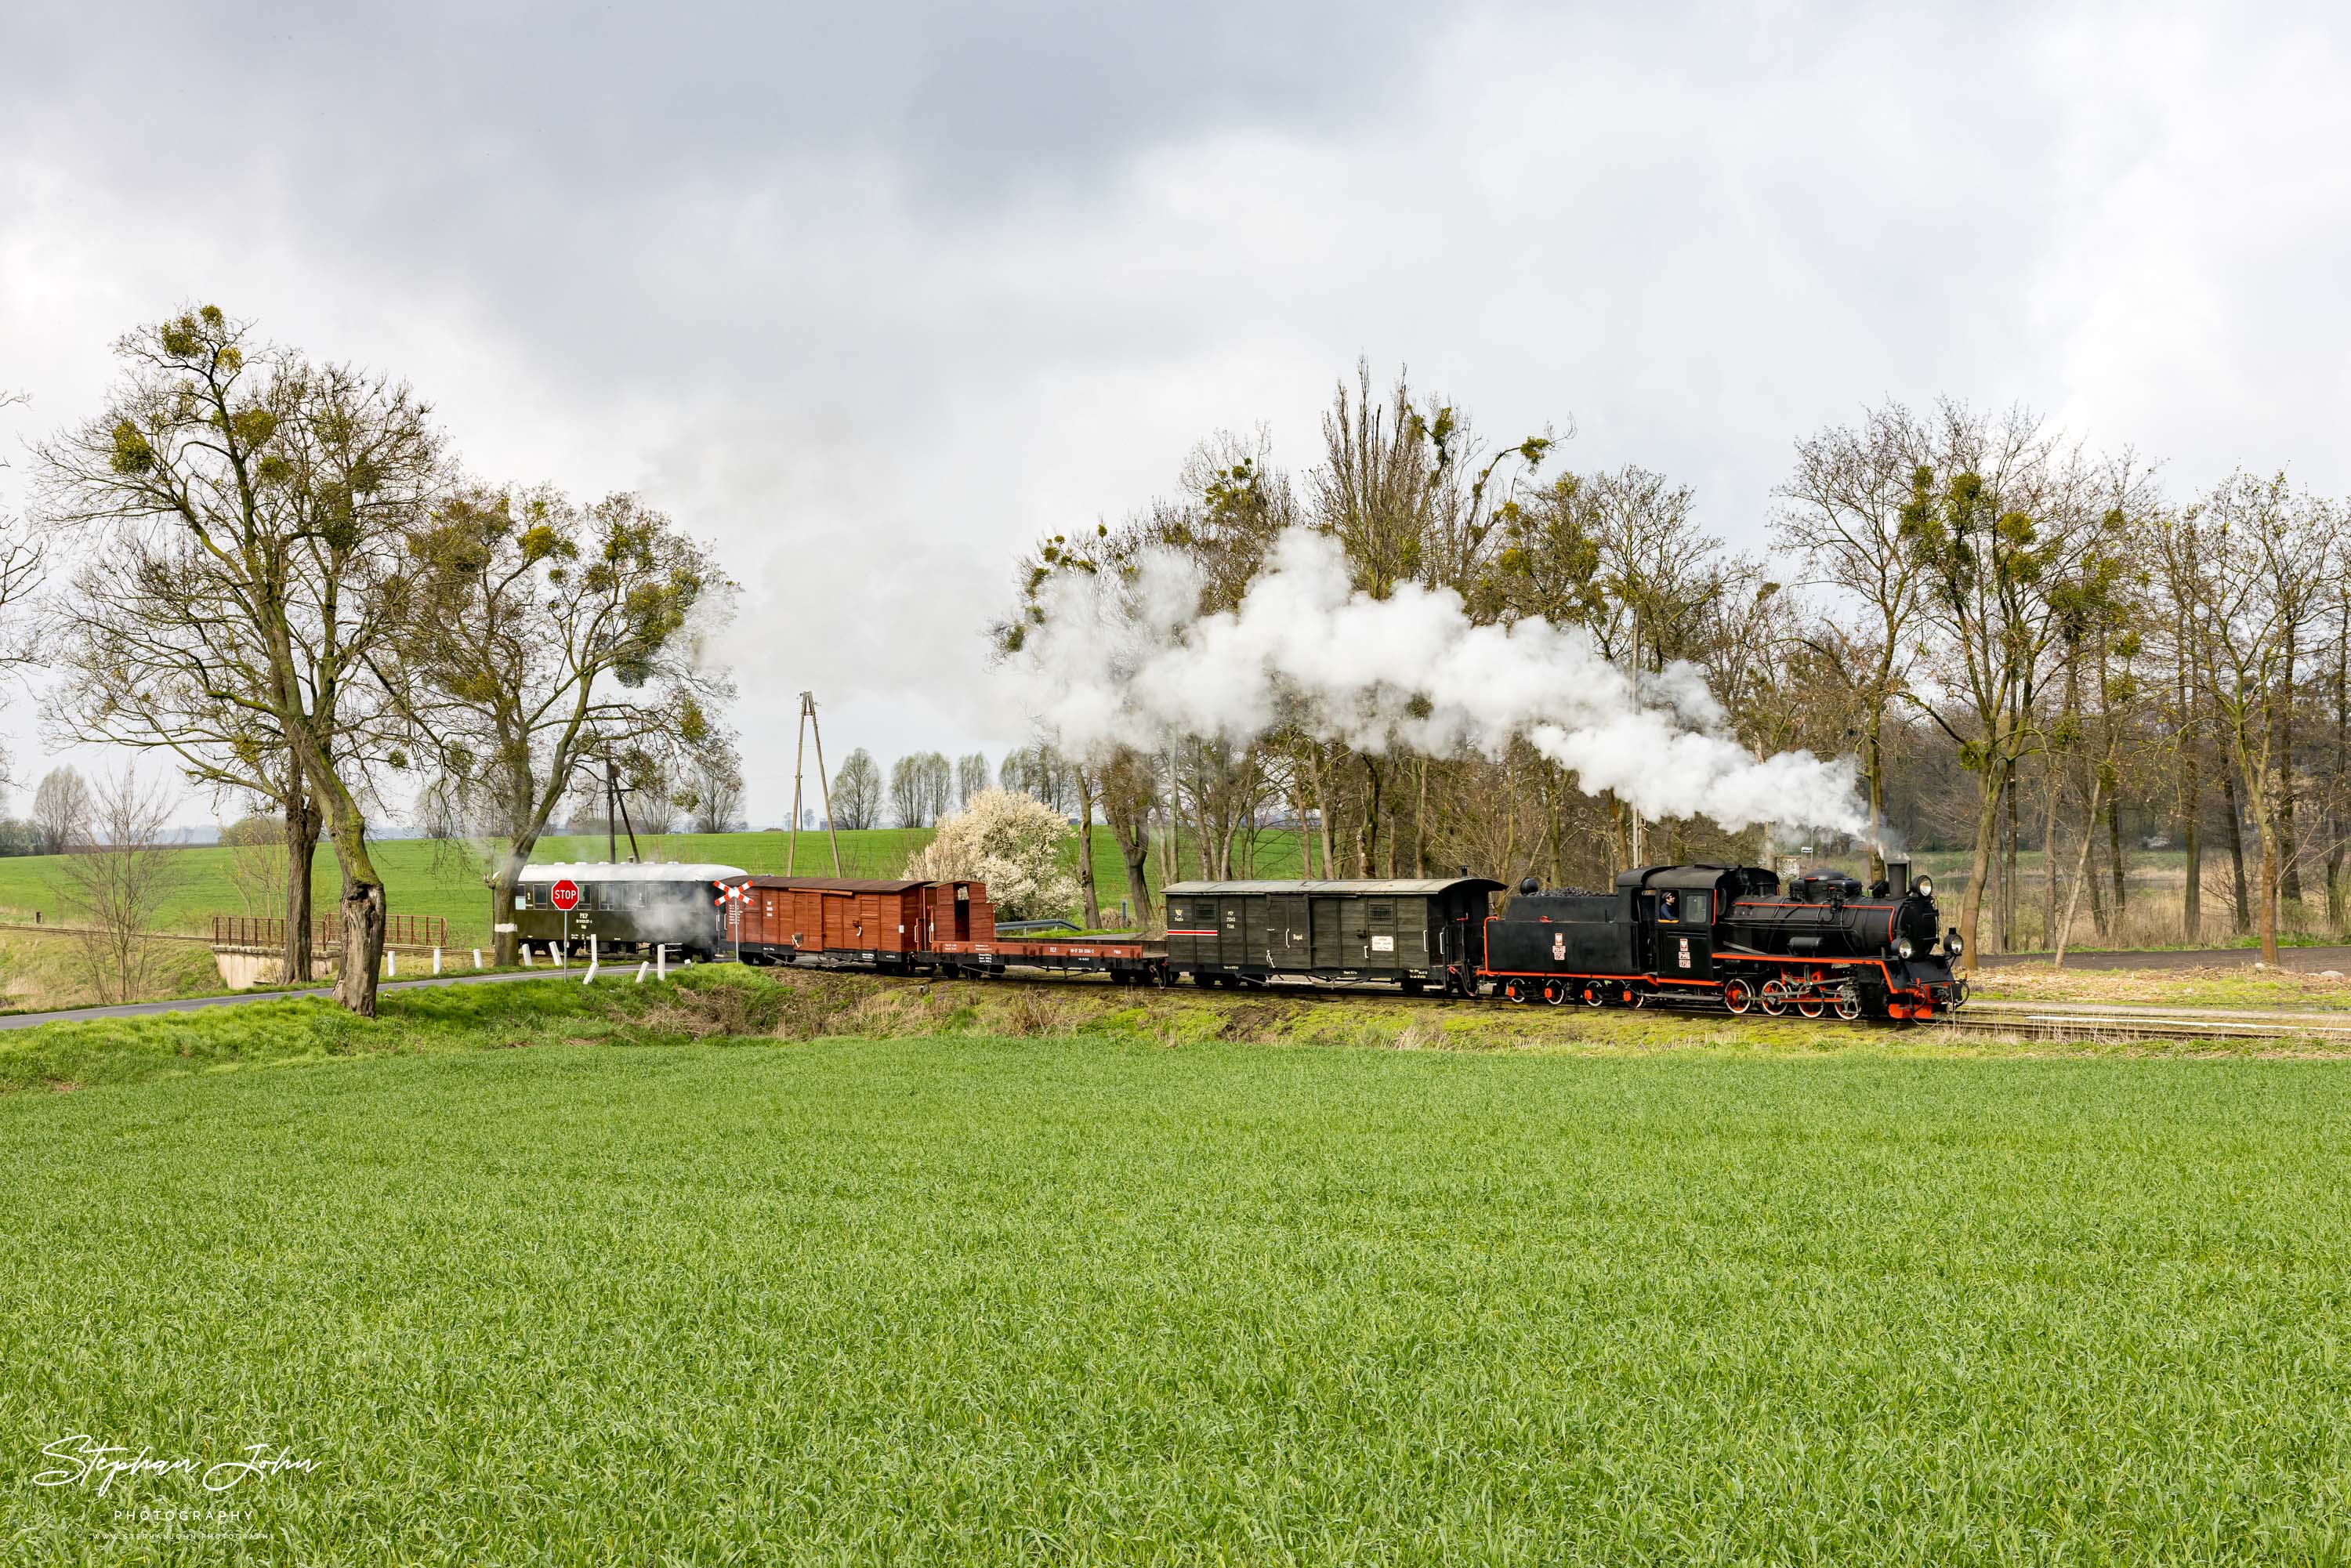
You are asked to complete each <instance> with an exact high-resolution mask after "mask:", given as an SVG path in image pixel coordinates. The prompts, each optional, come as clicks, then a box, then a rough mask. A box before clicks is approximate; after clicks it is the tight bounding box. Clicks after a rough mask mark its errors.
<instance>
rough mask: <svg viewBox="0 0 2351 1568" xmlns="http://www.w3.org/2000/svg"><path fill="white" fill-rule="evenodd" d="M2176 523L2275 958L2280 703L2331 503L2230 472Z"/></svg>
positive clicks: (2288, 684) (2287, 829)
mask: <svg viewBox="0 0 2351 1568" xmlns="http://www.w3.org/2000/svg"><path fill="white" fill-rule="evenodd" d="M2179 526H2180V527H2183V528H2193V529H2197V530H2199V531H2200V532H2201V534H2202V536H2203V541H2204V542H2203V548H2202V549H2200V550H2199V551H2197V552H2195V553H2196V554H2197V555H2198V556H2199V558H2200V559H2202V561H2203V562H2204V563H2205V570H2203V571H2202V572H2200V573H2199V575H2198V577H2197V579H2196V580H2195V590H2194V591H2195V592H2196V594H2197V604H2196V610H2197V615H2198V619H2199V621H2200V622H2201V623H2202V631H2203V633H2204V635H2203V638H2202V644H2203V650H2204V656H2205V672H2204V673H2205V678H2206V680H2207V681H2208V682H2209V684H2210V688H2211V694H2212V702H2213V706H2214V710H2215V712H2216V713H2217V715H2218V717H2219V726H2218V727H2219V729H2220V738H2221V742H2222V744H2223V746H2224V747H2226V748H2227V750H2228V753H2229V756H2230V758H2231V761H2233V762H2234V763H2235V764H2236V770H2237V775H2238V778H2239V779H2240V780H2241V782H2242V784H2243V787H2244V801H2245V806H2246V808H2247V810H2248V811H2249V812H2250V814H2251V815H2252V820H2253V831H2254V832H2255V833H2256V834H2257V835H2258V836H2259V838H2260V841H2261V872H2260V882H2259V884H2258V886H2257V887H2256V888H2255V889H2254V896H2255V898H2256V901H2257V907H2258V910H2259V930H2260V933H2261V942H2262V958H2263V959H2264V960H2266V961H2267V962H2269V963H2272V964H2274V963H2276V962H2277V961H2278V896H2279V890H2280V886H2281V884H2282V883H2283V881H2284V875H2285V868H2286V865H2287V863H2288V861H2289V858H2290V857H2291V856H2292V855H2293V854H2294V852H2295V850H2296V847H2297V846H2296V845H2295V844H2294V841H2293V839H2292V820H2291V818H2290V817H2289V815H2288V808H2287V776H2288V774H2289V772H2290V770H2291V768H2292V765H2293V759H2292V758H2291V756H2290V755H2289V753H2288V750H2287V747H2286V743H2285V740H2284V735H2283V725H2282V724H2281V722H2280V720H2279V716H2278V711H2277V710H2278V708H2279V706H2281V705H2283V704H2288V703H2291V702H2292V701H2293V700H2294V692H2293V685H2292V667H2293V659H2294V652H2293V651H2294V645H2295V643H2296V640H2297V636H2298V634H2299V632H2300V631H2301V629H2302V624H2303V622H2304V620H2305V619H2307V618H2309V617H2310V616H2311V614H2312V612H2313V611H2314V608H2315V606H2316V605H2317V603H2318V602H2319V596H2320V595H2321V594H2323V593H2324V592H2325V591H2326V581H2325V565H2326V559H2327V555H2328V552H2329V549H2330V548H2331V546H2332V543H2333V536H2334V527H2335V523H2334V517H2333V513H2332V510H2331V508H2329V507H2327V506H2326V504H2325V502H2323V501H2320V500H2318V499H2317V498H2316V497H2312V496H2311V495H2310V494H2309V493H2308V492H2306V491H2298V490H2296V489H2294V487H2293V486H2289V485H2288V483H2287V482H2286V478H2285V476H2284V475H2283V474H2281V475H2278V476H2274V477H2273V478H2270V479H2265V480H2264V479H2254V478H2252V476H2248V475H2243V474H2239V475H2236V476H2233V477H2232V478H2231V479H2230V480H2229V482H2228V483H2227V484H2225V485H2222V486H2220V488H2219V489H2218V490H2216V491H2215V492H2214V493H2213V494H2212V496H2211V497H2210V499H2209V500H2208V501H2207V502H2206V503H2205V504H2204V506H2203V507H2202V508H2201V515H2200V516H2199V515H2195V514H2191V515H2190V516H2189V517H2186V518H2184V519H2182V520H2181V522H2180V523H2179Z"/></svg>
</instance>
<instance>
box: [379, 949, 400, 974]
mask: <svg viewBox="0 0 2351 1568" xmlns="http://www.w3.org/2000/svg"><path fill="white" fill-rule="evenodd" d="M383 972H384V974H385V975H387V976H388V977H391V978H392V979H395V980H396V979H398V978H400V949H399V948H397V947H386V948H385V949H384V950H383Z"/></svg>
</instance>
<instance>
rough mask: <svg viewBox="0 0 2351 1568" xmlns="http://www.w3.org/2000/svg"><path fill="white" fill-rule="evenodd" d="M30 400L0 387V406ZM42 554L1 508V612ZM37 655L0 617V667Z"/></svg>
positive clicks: (33, 577) (32, 577)
mask: <svg viewBox="0 0 2351 1568" xmlns="http://www.w3.org/2000/svg"><path fill="white" fill-rule="evenodd" d="M28 401H29V400H28V399H27V398H26V396H25V394H24V393H23V392H11V391H9V390H8V389H7V388H5V387H0V409H8V408H17V407H21V406H23V405H24V404H25V403H26V402H28ZM7 466H8V464H7V460H6V459H5V458H0V469H5V468H6V467H7ZM42 557H43V551H42V548H41V544H40V541H39V540H38V539H37V538H34V537H32V536H30V535H29V534H27V533H26V531H25V528H24V527H23V524H22V522H21V521H20V519H18V518H17V517H15V516H13V515H12V514H10V513H7V512H5V511H0V612H5V611H6V610H7V609H8V608H9V607H10V606H12V605H18V604H21V603H22V602H23V601H25V600H26V598H28V597H29V596H31V595H32V594H33V593H34V592H35V591H37V590H38V589H39V587H40V585H41V570H42ZM35 656H36V648H35V644H34V641H33V640H32V639H31V638H30V637H28V636H27V635H26V628H23V627H21V626H19V625H18V624H17V622H16V618H15V617H14V616H7V617H5V618H0V668H6V667H10V666H14V665H18V664H30V663H32V662H33V661H34V659H35ZM7 781H8V780H7V768H6V759H5V755H0V783H5V782H7Z"/></svg>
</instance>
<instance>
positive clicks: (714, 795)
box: [678, 729, 743, 833]
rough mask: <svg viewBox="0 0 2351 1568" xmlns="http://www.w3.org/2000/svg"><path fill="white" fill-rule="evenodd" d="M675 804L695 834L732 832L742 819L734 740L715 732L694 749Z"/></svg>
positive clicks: (740, 772) (740, 765)
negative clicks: (682, 810)
mask: <svg viewBox="0 0 2351 1568" xmlns="http://www.w3.org/2000/svg"><path fill="white" fill-rule="evenodd" d="M678 803H679V804H680V805H681V806H683V807H684V808H685V811H686V814H687V818H688V820H689V821H692V822H693V824H694V831H695V832H697V833H726V832H732V831H735V829H736V828H737V827H738V826H739V825H741V822H742V819H743V758H742V757H741V755H740V754H739V753H738V752H737V750H736V747H735V737H733V736H731V735H729V734H727V733H726V731H725V730H723V729H714V730H713V731H712V732H711V733H710V735H709V736H708V737H707V738H705V740H704V741H703V743H702V744H701V745H700V746H697V747H695V748H694V752H693V754H692V756H691V757H689V758H688V759H687V761H686V767H685V774H684V785H683V787H682V788H681V789H680V790H679V792H678Z"/></svg>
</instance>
